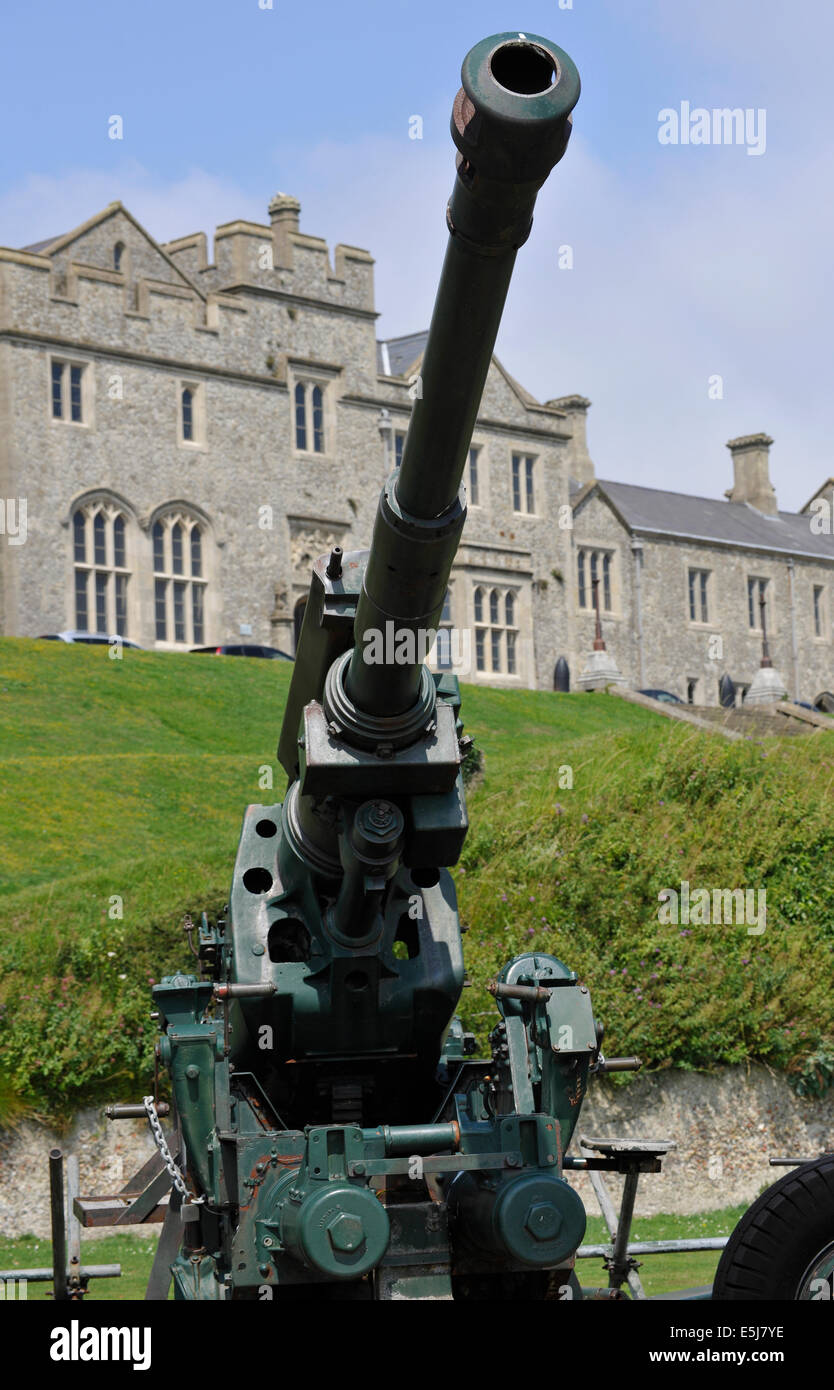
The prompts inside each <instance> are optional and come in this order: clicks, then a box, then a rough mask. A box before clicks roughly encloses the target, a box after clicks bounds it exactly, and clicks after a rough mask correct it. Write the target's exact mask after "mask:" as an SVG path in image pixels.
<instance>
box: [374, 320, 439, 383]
mask: <svg viewBox="0 0 834 1390" xmlns="http://www.w3.org/2000/svg"><path fill="white" fill-rule="evenodd" d="M428 340H429V332H428V329H426V330H425V332H423V333H407V334H406V335H405V337H403V338H386V339H385V340H384V341H383V342H378V343H377V345H376V365H377V371H378V372H379V373H380V375H382V376H405V375H406V373H407V371H408V369H409V367H413V366H414V365H415V363H416V362H417V361H418V360H419V359H420V358H421V357H422V356H423V353H424V352H425V350H426V343H427V342H428Z"/></svg>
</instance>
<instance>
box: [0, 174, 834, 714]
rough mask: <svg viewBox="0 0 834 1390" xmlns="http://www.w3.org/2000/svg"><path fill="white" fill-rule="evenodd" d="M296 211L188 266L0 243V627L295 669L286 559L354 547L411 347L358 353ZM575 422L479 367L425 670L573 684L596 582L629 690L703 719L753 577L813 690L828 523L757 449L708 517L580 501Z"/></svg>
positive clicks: (190, 250)
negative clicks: (216, 649) (457, 541)
mask: <svg viewBox="0 0 834 1390" xmlns="http://www.w3.org/2000/svg"><path fill="white" fill-rule="evenodd" d="M299 211H300V209H299V204H298V202H297V201H296V200H295V199H294V198H291V197H288V196H287V195H285V194H278V195H276V197H274V198H273V199H272V201H271V203H270V205H269V212H268V216H269V222H268V223H263V224H261V223H254V222H245V221H237V222H231V223H227V224H225V225H224V226H221V227H218V228H217V231H216V233H215V237H214V244H213V258H212V259H211V260H210V259H209V246H208V243H207V239H206V237H205V235H204V234H203V233H197V234H195V235H193V236H188V237H183V238H180V239H179V240H177V241H173V242H169V243H167V244H166V245H159V244H157V243H156V242H155V241H154V240H153V238H152V237H151V236H150V235H149V233H148V232H147V231H146V230H145V229H144V228H143V227H141V226H140V225H139V223H138V222H137V221H136V219H135V218H134V217H133V216H132V215H131V214H130V212H128V210H127V209H126V208H124V207H123V206H122V205H121V204H120V203H113V204H111V205H110V206H109V207H107V208H105V209H104V211H103V212H101V213H99V214H97V215H96V216H95V217H92V218H91V219H90V220H89V221H88V222H86V223H84V224H83V225H82V226H81V227H78V228H76V229H75V230H74V231H72V232H69V233H67V234H65V235H63V236H57V237H53V238H50V239H48V240H45V241H42V242H39V243H37V244H35V245H33V246H29V247H25V248H23V249H19V250H18V249H2V248H0V508H2V511H1V512H0V523H2V524H0V632H3V633H6V634H19V635H30V636H35V635H38V634H41V633H53V632H58V631H61V630H63V629H67V628H86V629H90V630H93V631H100V632H105V631H106V632H110V633H113V632H117V633H120V634H122V635H123V636H127V637H130V638H132V639H134V640H136V641H138V642H139V643H140V644H141V645H142V646H146V647H156V648H158V649H162V650H187V649H188V648H190V647H191V646H204V645H205V646H208V645H214V644H216V643H217V644H219V643H221V642H231V641H252V642H258V643H267V644H270V645H272V646H276V647H280V648H282V649H283V650H285V651H288V652H292V651H293V650H294V643H295V637H296V633H297V630H298V625H299V621H300V613H301V611H302V610H303V604H304V599H305V595H306V591H307V584H308V578H309V568H310V562H311V560H312V559H313V558H314V557H315V556H316V555H318V554H320V553H322V552H323V551H325V550H327V549H328V548H329V547H331V546H332V545H333V544H341V545H342V546H343V547H345V548H353V547H359V546H362V545H366V544H367V542H368V539H369V537H370V534H371V528H372V523H373V517H374V513H375V509H376V503H377V497H378V493H379V488H380V485H381V483H382V480H383V478H384V477H385V476H386V473H387V472H388V471H390V469H391V467H392V466H395V465H396V462H397V459H398V456H399V454H400V453H401V449H402V441H403V438H404V435H405V430H406V428H407V423H408V417H409V412H410V408H411V400H412V396H411V394H410V393H411V391H412V388H413V383H414V382H415V380H416V378H417V376H418V374H419V367H420V357H421V353H422V350H423V347H424V345H425V339H426V335H425V334H417V335H413V336H411V337H404V338H398V339H393V340H389V341H387V342H378V341H377V338H376V333H375V322H376V311H375V306H374V291H373V261H372V258H371V257H370V255H369V254H368V252H366V251H363V250H359V249H357V248H355V247H352V246H344V245H338V246H336V247H335V249H334V252H333V257H332V262H331V257H330V253H329V250H328V247H327V245H326V244H325V242H323V241H322V240H320V239H319V238H317V237H312V236H308V235H306V234H305V233H302V232H301V231H300V230H299ZM427 309H428V306H427ZM588 404H589V402H588V401H587V400H585V399H584V398H583V397H581V396H563V397H560V398H558V399H554V400H551V401H548V402H546V403H545V404H541V403H539V402H538V401H536V400H535V399H534V398H533V397H532V396H531V395H530V394H529V393H528V392H527V391H525V390H524V389H523V387H521V386H520V385H519V384H518V382H516V381H514V380H513V378H512V377H511V376H510V375H509V374H508V372H507V371H506V370H505V369H504V368H503V367H502V365H501V364H500V363H499V362H498V361H497V359H493V363H492V366H491V368H490V372H489V376H488V380H487V384H486V388H485V391H484V396H483V400H482V402H481V409H480V414H479V417H478V421H477V425H476V429H475V434H474V437H473V441H472V449H471V451H470V458H469V465H468V470H467V477H466V482H467V490H468V502H469V514H468V519H467V524H466V529H465V531H464V538H463V544H462V546H461V549H460V551H459V554H458V556H457V561H456V564H455V567H454V570H453V573H452V579H451V584H450V590H449V597H448V602H447V607H446V610H445V613H444V624H445V625H446V626H449V627H450V628H451V629H452V637H451V640H449V641H448V642H444V640H443V639H441V641H440V643H439V644H438V651H437V653H436V654H435V660H436V661H437V662H438V663H442V664H446V663H447V662H448V661H449V660H452V659H453V660H454V661H455V664H456V666H457V667H458V669H460V670H461V674H462V675H464V676H465V677H466V678H468V679H472V680H480V681H486V682H488V683H490V684H502V685H506V686H509V687H513V686H516V687H519V686H521V687H540V688H552V685H553V675H554V667H555V664H556V662H557V660H558V658H559V657H560V656H564V657H565V658H566V660H567V662H568V664H569V666H570V670H571V673H572V675H573V676H574V677H575V676H576V675H577V674H578V672H579V670H580V668H581V665H582V662H583V659H584V653H585V652H586V650H587V649H588V648H589V647H590V645H591V640H592V636H593V632H592V627H593V623H592V615H591V608H590V604H591V592H592V590H591V580H592V578H593V577H594V576H596V577H598V578H599V581H600V583H599V595H600V603H601V608H602V618H603V626H604V630H605V634H606V639H607V641H608V643H609V646H610V648H611V649H612V652H613V654H614V656H615V658H616V660H617V661H618V663H619V665H620V668H621V670H622V671H623V674H624V675H625V676H626V678H627V680H628V682H629V683H630V684H633V685H637V686H641V687H643V686H663V687H665V688H668V689H671V690H673V691H675V692H676V693H678V694H680V695H682V696H683V697H684V698H685V697H686V695H687V692H688V693H689V694H690V696H691V698H693V699H695V700H697V701H699V702H705V703H714V702H715V700H716V698H717V679H718V677H719V676H720V675H721V674H722V673H723V672H724V671H725V670H728V671H729V672H730V674H731V675H732V676H733V678H734V679H736V680H738V681H740V682H741V684H742V685H744V684H745V683H746V682H749V679H750V678H751V677H752V674H753V671H754V670H755V666H756V664H757V662H758V656H757V641H758V633H757V629H756V627H755V626H754V625H749V624H748V622H747V615H748V589H749V586H750V584H751V583H753V582H755V584H762V585H764V590H763V592H765V595H766V599H767V603H768V610H767V611H768V622H769V627H770V630H771V634H772V638H773V643H774V645H775V648H776V650H775V653H774V659H775V661H776V660H778V662H779V663H780V669H781V670H782V671H783V673H784V674H785V676H786V678H787V677H788V676H789V674H790V675H791V679H792V680H794V682H795V685H796V689H797V691H801V692H802V694H803V695H804V696H805V697H808V696H810V697H812V698H813V695H815V694H816V693H817V689H823V688H826V687H829V686H831V685H832V684H834V674H832V672H831V630H832V627H831V613H830V607H829V605H830V597H829V591H830V587H831V577H832V572H834V544H832V540H831V527H830V525H829V527H828V531H827V533H825V532H822V531H820V532H819V533H818V532H817V531H815V530H814V528H813V523H814V522H815V521H816V520H818V517H815V516H814V515H812V509H813V499H812V503H809V505H808V508H806V511H805V513H804V514H801V515H799V516H789V515H786V514H785V513H777V512H776V510H775V508H776V503H775V497H774V496H773V492H772V489H771V488H770V484H769V479H768V470H767V446H768V441H766V438H765V436H753V437H751V438H750V439H747V440H738V441H734V443H733V444H732V445H731V448H732V451H733V460H734V467H735V484H734V488H733V490H732V493H731V495H730V500H729V501H728V502H713V501H709V500H705V499H698V498H690V497H683V496H677V495H675V494H671V493H665V492H659V491H655V490H651V489H645V488H635V487H631V486H629V485H626V484H622V483H605V482H598V481H596V480H595V477H594V469H593V464H592V462H591V459H590V457H589V455H588V450H587V445H586V436H585V417H586V412H587V408H588ZM826 486H827V487H828V488H829V493H830V492H831V486H832V485H830V484H828V485H824V486H823V488H822V489H820V493H819V494H818V495H817V501H818V502H821V503H822V504H825V498H826V497H827V496H828V494H827V493H826V491H825V488H826ZM829 512H830V507H829ZM829 520H830V516H829ZM693 575H695V576H696V577H695V578H694V579H693V578H692V576H693ZM704 575H705V576H706V578H703V577H702V576H704ZM750 592H751V593H752V590H750ZM758 592H759V590H758V589H756V595H758ZM750 611H751V612H752V613H753V616H754V618H756V612H757V610H756V608H755V606H754V607H753V608H752V609H751V610H750ZM693 614H694V616H693ZM715 637H718V638H720V639H721V641H722V642H723V654H722V655H721V656H719V657H716V656H715V655H714V654H712V653H714V650H715V642H714V641H713V643H712V646H711V647H710V645H709V639H711V638H715ZM719 645H720V644H719Z"/></svg>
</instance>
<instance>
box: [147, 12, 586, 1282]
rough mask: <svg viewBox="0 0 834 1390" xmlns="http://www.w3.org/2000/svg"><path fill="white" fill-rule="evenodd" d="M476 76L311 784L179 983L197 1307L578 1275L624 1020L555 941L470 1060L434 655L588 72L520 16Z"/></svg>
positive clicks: (339, 626) (256, 843) (313, 618)
mask: <svg viewBox="0 0 834 1390" xmlns="http://www.w3.org/2000/svg"><path fill="white" fill-rule="evenodd" d="M462 78H463V87H462V90H461V91H460V92H459V93H458V96H457V98H456V100H455V103H454V109H453V113H452V121H451V130H452V137H453V140H454V142H455V145H456V146H457V149H458V156H457V176H456V179H455V185H454V191H453V193H452V196H451V200H450V202H449V206H448V214H447V221H448V227H449V243H448V249H447V252H446V258H445V262H444V266H443V271H442V277H441V281H440V287H439V292H438V296H437V301H436V305H435V309H434V314H433V317H432V321H431V328H430V332H429V337H428V342H427V345H426V349H425V354H424V358H423V362H422V368H421V372H420V380H419V382H418V384H417V389H416V392H415V396H416V398H415V400H414V407H413V412H412V415H411V420H410V424H409V428H408V434H407V437H406V440H405V446H404V450H403V456H402V461H401V465H400V467H399V468H398V469H397V470H396V471H395V472H394V473H393V474H392V475H391V476H390V477H389V478H388V480H387V481H386V482H385V484H384V487H383V489H382V495H381V497H380V501H379V509H378V512H377V518H376V523H375V527H374V534H373V539H372V543H371V547H370V550H369V551H347V552H345V553H344V554H343V553H342V552H341V550H340V549H339V548H334V550H333V551H332V553H331V554H330V555H325V556H322V557H321V558H320V559H319V560H317V561H316V563H315V565H314V566H313V574H312V582H311V587H310V597H309V601H308V603H307V606H306V611H305V616H304V621H303V626H302V630H301V635H300V641H299V646H298V654H297V659H296V663H295V669H294V672H293V678H292V683H291V688H290V692H289V698H288V702H287V706H286V713H285V717H284V722H283V728H282V732H281V737H280V743H279V749H278V756H279V760H280V762H281V764H282V765H283V767H284V769H285V771H286V773H287V776H288V778H289V785H288V788H287V792H286V795H285V797H284V800H283V802H282V803H279V804H277V805H272V806H266V805H255V806H250V807H249V808H248V809H247V811H246V815H245V819H244V825H243V831H242V835H241V840H240V847H239V850H238V856H237V861H236V864H235V870H234V879H233V883H232V890H231V899H230V904H229V908H228V911H227V914H226V918H225V920H221V921H219V922H218V923H217V924H216V925H209V924H208V922H207V921H206V920H205V919H204V921H203V925H202V927H201V928H200V931H199V952H200V955H201V957H202V960H203V965H204V974H205V975H206V976H207V978H204V979H197V978H196V977H194V976H190V975H188V976H187V975H177V976H172V977H168V978H166V979H164V980H163V981H162V982H161V983H160V984H159V985H157V986H156V987H155V989H154V991H153V993H154V998H155V1004H156V1008H157V1009H158V1011H159V1018H160V1029H161V1034H162V1036H161V1037H160V1039H159V1044H158V1057H159V1060H160V1062H161V1064H162V1065H163V1066H164V1067H165V1068H166V1069H167V1071H168V1073H169V1075H170V1082H171V1089H172V1093H173V1100H174V1104H175V1108H176V1112H177V1114H178V1117H179V1125H180V1126H181V1135H182V1142H183V1149H182V1153H183V1154H184V1158H183V1160H182V1167H183V1168H184V1176H182V1175H181V1177H180V1182H179V1186H178V1189H176V1190H175V1193H174V1200H175V1201H176V1203H177V1205H179V1206H181V1216H182V1219H183V1226H182V1230H183V1232H184V1237H183V1245H182V1250H181V1252H180V1253H179V1255H178V1256H177V1257H176V1259H175V1260H174V1263H173V1272H174V1280H175V1289H176V1292H177V1295H178V1296H179V1297H182V1298H191V1299H224V1298H258V1297H260V1298H264V1297H272V1296H275V1297H289V1296H293V1295H294V1296H299V1295H303V1294H304V1293H308V1294H311V1295H312V1296H317V1297H321V1296H335V1297H347V1298H350V1297H359V1298H375V1299H387V1298H394V1297H408V1298H443V1297H458V1298H460V1297H464V1298H465V1297H470V1298H472V1297H474V1298H482V1297H496V1296H497V1297H545V1296H547V1295H548V1291H550V1296H559V1295H558V1290H560V1289H562V1290H564V1288H565V1287H566V1286H567V1285H568V1284H569V1283H571V1282H572V1283H573V1286H574V1287H575V1279H574V1277H573V1274H572V1267H573V1262H574V1255H575V1251H576V1249H577V1247H578V1246H579V1244H580V1242H581V1240H582V1237H583V1233H584V1230H585V1211H584V1207H583V1205H582V1202H581V1200H580V1198H579V1197H578V1195H577V1194H576V1192H575V1191H574V1190H573V1189H572V1188H571V1187H570V1186H569V1185H568V1183H567V1182H566V1180H565V1178H564V1176H563V1169H564V1156H565V1152H566V1150H567V1147H568V1145H569V1143H570V1140H571V1136H572V1134H573V1131H574V1128H575V1125H576V1122H577V1118H578V1115H579V1110H580V1105H581V1102H582V1099H583V1096H584V1093H585V1090H586V1086H587V1083H588V1077H589V1072H590V1070H591V1069H592V1068H595V1069H600V1068H601V1067H602V1066H603V1065H604V1063H603V1062H602V1061H601V1058H600V1034H601V1030H599V1029H598V1028H597V1026H596V1025H595V1021H594V1018H593V1014H592V1009H591V1002H590V998H589V995H588V991H587V989H586V987H585V986H584V985H582V984H581V983H580V982H579V981H578V979H577V977H576V975H575V974H574V973H573V972H572V971H571V970H569V969H568V968H567V967H566V966H565V965H563V964H562V963H561V962H560V961H559V960H557V959H555V958H554V957H552V956H548V955H542V954H539V953H538V952H537V953H535V954H527V955H523V956H520V957H517V958H516V959H514V960H512V961H510V962H509V963H508V964H507V965H506V966H505V967H504V969H503V970H502V971H501V972H500V973H499V975H498V978H497V979H496V980H495V981H493V982H492V985H491V989H492V992H493V993H494V996H495V1001H496V1004H497V1008H498V1013H499V1015H500V1019H499V1020H498V1021H497V1027H496V1029H495V1031H494V1033H493V1035H492V1044H493V1056H492V1057H491V1058H489V1059H487V1060H484V1059H476V1058H475V1057H474V1056H473V1055H472V1054H473V1048H474V1039H473V1037H472V1036H471V1035H468V1034H466V1033H465V1032H464V1031H463V1029H462V1026H461V1024H460V1022H459V1021H458V1019H457V1018H456V1017H455V1008H456V1005H457V1003H458V999H459V996H460V993H461V989H462V986H463V984H464V965H463V953H462V949H461V927H460V923H459V921H458V914H457V905H456V897H455V890H454V886H453V882H452V878H451V875H450V874H449V872H448V870H449V867H450V866H452V865H454V864H455V863H456V862H457V860H458V857H459V855H460V851H461V847H462V844H463V840H464V837H465V835H466V830H467V812H466V797H465V794H464V783H463V778H462V774H461V763H462V758H463V756H464V752H465V748H466V740H465V737H464V735H463V726H462V723H461V719H460V693H459V689H458V683H457V679H456V678H455V677H454V676H452V675H450V674H447V673H443V674H439V675H433V674H432V673H431V672H430V670H429V668H428V666H427V665H426V663H425V655H426V652H427V650H428V649H429V648H430V647H431V641H432V638H433V636H434V633H435V631H436V629H437V627H438V623H439V619H440V614H441V610H442V606H443V602H444V597H445V594H446V589H447V584H448V579H449V573H450V569H451V566H452V562H453V559H454V556H455V552H456V549H457V546H458V543H459V540H460V536H461V532H462V529H463V525H464V519H465V514H466V504H465V496H464V491H463V488H462V486H461V479H462V475H463V470H464V463H465V460H466V457H467V451H468V448H469V443H470V438H471V434H472V429H473V425H474V422H475V418H476V415H477V412H478V408H479V404H480V399H481V393H482V390H483V386H484V382H485V379H486V375H487V370H488V367H489V364H490V360H491V354H492V350H493V346H494V343H495V338H496V334H497V331H498V325H499V321H500V318H501V313H502V310H503V306H504V300H505V297H506V294H507V289H508V286H509V282H510V276H511V274H512V269H513V264H514V261H515V258H516V253H517V251H518V249H519V247H520V246H522V245H523V243H524V242H525V241H526V239H527V237H528V235H529V233H530V228H531V223H532V216H533V208H534V204H535V200H536V195H537V193H538V191H539V189H540V187H541V185H542V184H543V183H544V181H545V179H546V178H547V176H548V174H549V173H550V171H551V169H552V168H553V166H554V165H555V164H557V163H558V162H559V160H560V159H561V158H562V155H563V154H564V152H565V149H566V146H567V143H568V138H569V135H570V130H571V111H572V110H573V107H574V106H575V104H576V102H577V100H578V97H579V77H578V74H577V71H576V68H575V67H574V64H573V63H572V62H571V60H570V58H569V57H568V56H567V54H565V53H564V52H562V50H561V49H560V48H557V47H556V46H555V45H554V44H552V43H550V42H549V41H548V40H546V39H544V38H540V37H538V36H535V35H523V34H518V33H505V34H500V35H497V36H495V37H492V38H488V39H485V40H484V41H483V42H481V43H479V44H477V45H476V46H475V47H474V48H473V49H472V50H471V52H470V53H469V54H468V56H467V57H466V59H465V61H464V64H463V70H462ZM554 1290H556V1291H557V1292H556V1294H555V1295H554V1293H553V1291H554ZM572 1291H573V1289H572Z"/></svg>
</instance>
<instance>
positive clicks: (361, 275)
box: [161, 193, 374, 313]
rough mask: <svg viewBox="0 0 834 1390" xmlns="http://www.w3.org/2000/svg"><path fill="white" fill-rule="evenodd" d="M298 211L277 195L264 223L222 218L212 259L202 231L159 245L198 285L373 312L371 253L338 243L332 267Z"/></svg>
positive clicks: (324, 244)
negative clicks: (249, 290) (251, 290)
mask: <svg viewBox="0 0 834 1390" xmlns="http://www.w3.org/2000/svg"><path fill="white" fill-rule="evenodd" d="M300 209H301V205H300V203H299V202H298V200H297V199H295V198H291V197H290V196H289V195H287V194H285V193H279V194H276V195H275V197H274V198H273V199H272V201H271V202H270V205H269V214H270V222H269V223H268V224H267V223H260V222H249V221H247V220H245V219H241V218H238V219H236V220H235V221H234V222H224V223H223V224H222V225H221V226H219V227H217V229H216V231H215V234H214V260H213V261H209V259H208V240H207V237H206V235H205V233H204V232H196V233H193V234H192V235H191V236H186V237H180V238H178V239H177V240H176V241H171V242H167V243H166V244H165V246H163V247H162V248H161V249H162V250H163V251H164V252H165V253H166V254H167V255H168V256H169V257H170V258H171V260H172V262H173V263H174V264H175V265H177V266H178V267H179V268H180V269H181V270H182V271H183V273H184V274H185V275H187V276H188V277H189V279H191V280H192V281H193V282H194V283H195V284H196V285H197V286H198V287H201V288H206V287H209V288H210V289H211V290H213V291H219V290H222V289H227V290H228V289H235V290H237V289H239V288H241V287H247V288H249V287H253V288H254V287H257V289H258V290H260V291H267V292H271V293H276V294H291V295H294V296H298V297H299V298H302V299H311V300H317V301H320V302H324V303H327V304H333V305H342V306H344V307H345V308H352V309H358V310H360V311H365V312H366V313H373V312H374V287H373V264H374V261H373V257H372V256H371V255H370V253H369V252H368V251H364V250H362V249H361V248H360V247H357V246H348V245H346V244H344V243H342V242H340V243H338V244H337V245H336V246H335V247H334V249H333V264H332V266H331V263H330V253H329V248H328V245H327V242H326V241H325V240H324V239H323V238H322V237H315V236H310V235H309V234H308V233H306V232H302V231H300V229H299V216H300Z"/></svg>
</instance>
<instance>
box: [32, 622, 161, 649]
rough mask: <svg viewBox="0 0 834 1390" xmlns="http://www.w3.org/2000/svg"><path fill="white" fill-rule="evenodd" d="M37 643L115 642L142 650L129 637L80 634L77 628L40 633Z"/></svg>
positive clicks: (101, 633)
mask: <svg viewBox="0 0 834 1390" xmlns="http://www.w3.org/2000/svg"><path fill="white" fill-rule="evenodd" d="M37 640H38V641H39V642H88V643H91V644H93V645H95V646H101V647H103V646H108V645H112V644H113V643H115V642H121V644H122V646H123V647H136V649H137V651H140V652H141V651H142V650H143V648H142V646H141V644H140V643H139V642H133V641H131V639H130V638H129V637H119V635H118V633H115V632H82V631H81V630H80V629H79V628H75V627H73V628H69V629H68V630H67V631H66V632H42V633H41V634H40V635H39V637H38V639H37Z"/></svg>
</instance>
